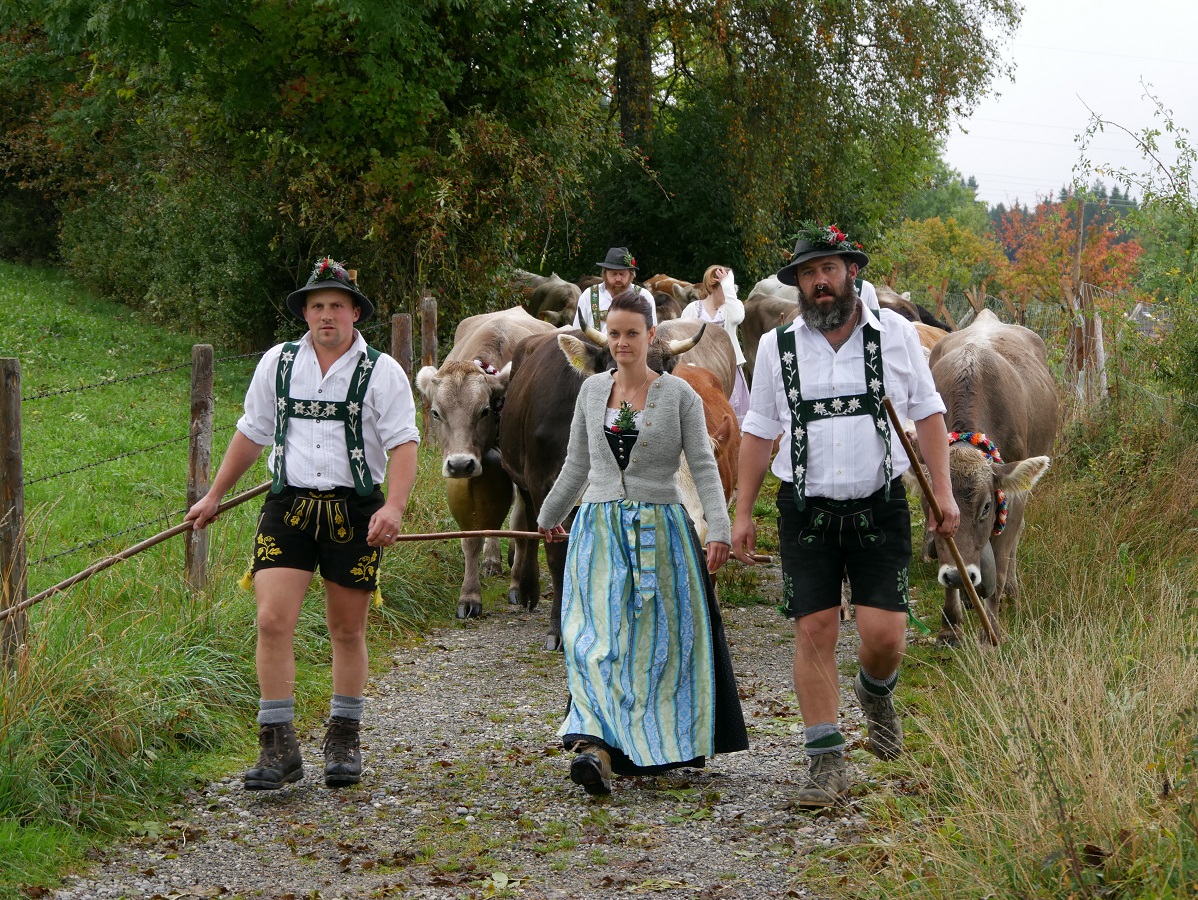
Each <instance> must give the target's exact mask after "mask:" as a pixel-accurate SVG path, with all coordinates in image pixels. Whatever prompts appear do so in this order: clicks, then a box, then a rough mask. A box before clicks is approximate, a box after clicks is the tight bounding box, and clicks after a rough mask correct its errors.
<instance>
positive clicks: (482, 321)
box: [445, 306, 553, 368]
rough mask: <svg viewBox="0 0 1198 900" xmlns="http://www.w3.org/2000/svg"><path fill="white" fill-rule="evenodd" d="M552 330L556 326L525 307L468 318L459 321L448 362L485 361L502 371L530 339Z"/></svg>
mask: <svg viewBox="0 0 1198 900" xmlns="http://www.w3.org/2000/svg"><path fill="white" fill-rule="evenodd" d="M552 331H553V326H552V325H550V324H549V323H548V322H542V321H540V320H539V319H534V318H533V317H532V316H530V315H529V314H528V313H527V312H525V310H524V307H522V306H516V307H513V308H512V309H504V310H500V311H498V312H489V313H481V314H479V315H477V316H468V317H466V318H465V319H462V321H460V322H458V327H457V330H456V331H455V332H454V336H453V347H452V349H451V350H450V351H449V353H447V354H446V356H445V362H469V361H470V360H473V359H481V360H482V361H483V362H486V363H489V364H491V365H493V366H495V367H496V368H502V367H503V366H504V365H505V364H506V363H507V361H508V360H510V359H511V358H512V354H513V353H515V351H516V347H517V345H518V344H519V343H520V342H521V341H522V340H524V339H525V338H526V337H529V336H531V335H534V334H548V333H550V332H552Z"/></svg>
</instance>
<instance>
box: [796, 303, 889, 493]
mask: <svg viewBox="0 0 1198 900" xmlns="http://www.w3.org/2000/svg"><path fill="white" fill-rule="evenodd" d="M790 327H791V325H790V324H786V325H782V326H779V328H778V355H779V358H780V360H781V362H782V381H783V384H784V386H785V388H786V401H787V404H788V405H789V406H790V422H791V428H792V431H791V435H790V437H791V441H790V461H791V465H792V466H793V468H794V492H795V505H796V506H797V507H798V508H799V509H803V508H804V507H805V506H806V505H807V426H808V425H809V424H810V423H811V422H814V421H817V420H819V419H835V418H838V417H840V416H869V417H870V418H872V419H873V423H874V430H875V431H877V432H878V436H879V437H880V438H881V439H882V443H883V445H884V446H885V448H886V453H885V456H884V457H883V459H882V472H883V476H884V478H885V485H886V488H885V490H886V499H887V500H889V499H890V482H891V481H892V480H893V479H894V459H893V456H892V454H891V452H890V426H889V424H888V422H887V419H886V411H885V409H884V408H883V406H882V395H883V394H884V393H885V379H884V378H883V377H882V338H881V335H880V334H879V333H878V331H877V329H875V328H874V327H873V326H872V325H869V324H865V325H863V326H861V334H862V338H863V341H864V345H865V393H864V394H855V395H851V396H845V397H826V398H824V399H822V400H804V399H803V392H802V389H801V387H800V384H799V358H798V352H797V350H796V345H795V335H794V332H793V331H789V330H788V329H789V328H790Z"/></svg>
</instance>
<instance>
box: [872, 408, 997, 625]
mask: <svg viewBox="0 0 1198 900" xmlns="http://www.w3.org/2000/svg"><path fill="white" fill-rule="evenodd" d="M882 403H883V405H884V406H885V407H886V413H887V414H888V415H889V416H890V421H891V423H892V424H893V425H894V430H895V431H897V432H898V436H899V440H900V441H902V442H903V449H904V450H906V451H907V458H908V459H910V460H911V471H913V472H914V473H915V477H916V478H918V479H919V486H920V488H922V489H923V495H924V497H926V498H927V501H928V506H929V507H930V508H931V510H932V515H933V516H935V517H936V521H937V522H939V521H940V519H941V512H940V504H939V503H937V502H936V495H935V494H933V493H932V485H931V484H929V483H928V476H927V475H925V474H924V471H923V466H922V465H921V464H920V462H919V457H917V456H916V455H915V448H914V447H912V446H911V439H910V438H909V437H907V432H906V431H905V430H903V423H902V422H900V421H899V417H898V413H896V412H895V411H894V406H893V405H892V404H891V402H890V398H889V397H883V398H882ZM943 537H944V541H945V543H947V544H948V549H949V550H950V551H951V552H952V554H953V562H955V563H956V564H957V572H959V573H960V575H961V585H962V586H963V587H964V589H965V593H966V594H968V595H969V600H970V602H971V603H973V608H974V609H976V610H977V613H978V618H979V619H981V620H982V630H984V631H985V632H986V636H987V637H988V638H990V643H992V644H993V645H994V646H995V647H997V646H998V644H999V640H998V632H997V631H995V630H994V623H993V622H991V621H990V616H989V614H988V613H987V612H986V607H985V605H984V604H983V603H982V599H981V598H980V597H979V596H978V592H977V588H975V587H974V586H973V580H972V579H971V578H970V577H969V573H968V572H966V571H965V560H963V559H962V558H961V551H960V550H958V549H957V542H956V541H954V540H953V536H952V535H951V534H947V535H943Z"/></svg>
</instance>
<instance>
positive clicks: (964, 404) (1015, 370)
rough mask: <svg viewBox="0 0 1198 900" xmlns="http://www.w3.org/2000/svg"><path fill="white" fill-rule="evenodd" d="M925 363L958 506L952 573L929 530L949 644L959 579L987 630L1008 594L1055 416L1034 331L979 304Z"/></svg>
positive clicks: (955, 627)
mask: <svg viewBox="0 0 1198 900" xmlns="http://www.w3.org/2000/svg"><path fill="white" fill-rule="evenodd" d="M931 368H932V377H933V379H934V380H935V382H936V389H937V390H938V391H939V392H940V396H941V397H942V398H943V400H944V403H945V405H946V406H947V407H948V412H947V413H946V414H945V417H944V418H945V422H946V423H947V425H948V429H949V442H950V444H949V468H950V474H951V477H952V485H953V496H954V497H955V498H956V501H957V506H958V507H959V508H960V510H961V525H960V529H959V530H958V531H957V534H956V543H957V549H958V550H959V551H960V553H961V558H962V560H963V561H964V562H965V572H964V573H962V572H960V571H959V570H958V568H957V566H956V565H954V564H953V561H952V560H953V557H952V555H951V551H950V550H949V549H948V546H947V544H945V543H944V542H943V539H942V538H940V537H939V536H937V538H936V541H935V547H936V558H937V559H939V560H940V563H941V564H940V573H939V576H938V577H939V581H940V583H941V584H942V585H944V589H945V590H944V615H943V621H942V624H941V630H940V636H939V640H940V641H941V642H942V643H947V644H957V643H959V642H960V640H961V636H962V627H961V624H962V623H961V619H962V610H961V598H960V588H961V587H962V586H963V584H964V581H963V579H964V578H966V577H967V578H969V580H970V581H971V582H972V583H973V584H974V586H975V587H978V588H981V589H982V590H981V591H979V593H980V594H982V595H983V596H982V600H983V602H984V603H985V604H986V609H987V611H988V612H989V614H990V619H991V622H993V623H994V624H995V627H996V628H997V626H998V611H999V602H1000V601H1001V599H1002V598H1003V596H1004V595H1006V596H1009V597H1012V598H1014V597H1016V596H1017V595H1018V591H1019V578H1018V573H1017V570H1016V558H1015V557H1016V552H1017V550H1018V549H1019V537H1020V533H1021V532H1022V530H1023V513H1024V509H1025V507H1026V505H1027V501H1028V496H1029V494H1030V492H1031V489H1032V486H1033V485H1034V484H1035V483H1036V482H1037V481H1038V480H1039V479H1040V478H1041V477H1042V476H1043V475H1044V473H1045V472H1046V471H1048V465H1049V461H1050V459H1049V454H1050V453H1051V452H1052V448H1053V444H1054V443H1055V441H1056V435H1057V425H1058V418H1059V413H1058V400H1057V387H1056V382H1055V381H1054V380H1053V377H1052V372H1051V371H1050V369H1049V368H1048V357H1047V352H1046V350H1045V347H1044V341H1043V340H1042V339H1041V338H1040V336H1039V335H1038V334H1036V333H1035V332H1034V331H1030V330H1029V329H1027V328H1023V327H1022V326H1019V325H1006V324H1004V323H1003V322H1001V321H1000V320H999V319H998V317H997V316H996V315H994V313H992V312H990V311H989V310H983V311H982V312H980V313H979V314H978V316H977V318H976V319H975V320H974V321H973V322H972V323H971V324H970V325H969V327H968V328H963V329H961V330H960V331H956V332H953V333H952V334H948V335H946V336H945V337H944V338H943V339H942V340H941V341H940V342H939V343H937V344H936V346H935V347H934V348H933V349H932V356H931ZM924 509H925V511H926V509H927V507H926V504H925V507H924ZM989 553H993V576H991V575H990V572H989V568H990V560H989V559H988V554H989Z"/></svg>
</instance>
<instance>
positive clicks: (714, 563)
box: [707, 541, 730, 575]
mask: <svg viewBox="0 0 1198 900" xmlns="http://www.w3.org/2000/svg"><path fill="white" fill-rule="evenodd" d="M729 549H730V548H729V547H728V545H727V544H721V543H720V542H719V541H709V542H708V544H707V571H708V572H710V573H711V574H712V575H714V574H715V573H716V572H718V571H719V570H720V566H722V565H723V564H724V563H726V562H727V561H728V550H729Z"/></svg>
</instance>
